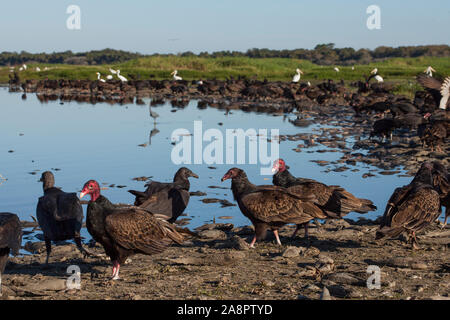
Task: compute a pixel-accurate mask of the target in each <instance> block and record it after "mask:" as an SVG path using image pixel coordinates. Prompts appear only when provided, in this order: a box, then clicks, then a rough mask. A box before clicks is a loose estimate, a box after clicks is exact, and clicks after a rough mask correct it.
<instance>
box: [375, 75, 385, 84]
mask: <svg viewBox="0 0 450 320" xmlns="http://www.w3.org/2000/svg"><path fill="white" fill-rule="evenodd" d="M375 80H377V81H378V82H384V80H383V78H382V77H381V76H380V75H379V74H377V75H376V76H375Z"/></svg>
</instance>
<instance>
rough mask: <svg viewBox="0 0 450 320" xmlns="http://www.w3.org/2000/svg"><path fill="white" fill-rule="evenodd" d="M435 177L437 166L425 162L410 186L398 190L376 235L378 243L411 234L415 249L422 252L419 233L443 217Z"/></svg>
mask: <svg viewBox="0 0 450 320" xmlns="http://www.w3.org/2000/svg"><path fill="white" fill-rule="evenodd" d="M433 173H434V168H433V164H432V163H430V162H425V163H423V164H422V166H421V167H420V169H419V171H418V172H417V174H416V175H415V177H414V179H413V181H411V183H410V184H408V185H406V186H403V187H399V188H397V189H395V190H394V193H393V194H392V195H391V197H390V198H389V200H388V203H387V205H386V209H385V211H384V215H383V218H382V220H381V224H380V227H379V229H378V231H377V232H376V237H375V239H376V240H378V239H382V238H384V237H388V238H395V237H397V236H399V235H400V234H402V233H403V232H407V233H408V234H409V236H410V240H411V244H412V248H413V249H418V248H419V247H418V244H417V238H416V232H418V231H421V230H422V229H424V228H425V227H426V226H428V225H429V224H430V223H432V222H434V221H435V220H436V219H437V218H438V217H439V215H440V214H441V203H440V201H441V198H440V195H439V193H438V191H437V190H436V189H437V188H436V187H437V186H436V185H435V179H434V177H433Z"/></svg>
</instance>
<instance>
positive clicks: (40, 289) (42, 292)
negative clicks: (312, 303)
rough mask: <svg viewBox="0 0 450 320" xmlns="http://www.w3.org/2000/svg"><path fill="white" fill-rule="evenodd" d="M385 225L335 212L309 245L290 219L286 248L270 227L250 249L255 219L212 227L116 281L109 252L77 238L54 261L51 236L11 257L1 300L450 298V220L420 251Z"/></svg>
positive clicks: (139, 261) (428, 234)
mask: <svg viewBox="0 0 450 320" xmlns="http://www.w3.org/2000/svg"><path fill="white" fill-rule="evenodd" d="M376 228H377V225H375V223H374V222H371V221H367V220H360V221H358V222H353V221H351V220H329V221H327V222H326V223H325V224H323V225H322V226H318V225H314V224H313V225H312V226H311V228H310V241H309V243H308V241H306V239H304V238H303V234H301V235H298V236H297V238H295V239H290V238H289V237H290V235H291V234H292V231H293V229H294V227H293V226H286V227H284V228H282V229H281V230H280V231H281V232H280V235H281V241H282V242H283V245H282V246H278V245H277V244H275V242H274V238H273V235H272V234H269V236H268V239H267V240H266V241H264V242H257V243H256V248H255V249H250V248H248V246H247V244H246V241H247V242H248V241H249V240H250V239H251V237H252V232H253V231H252V228H251V227H239V228H235V227H233V225H231V224H211V225H204V226H202V227H200V228H198V229H197V231H199V234H200V235H201V236H202V238H201V239H195V240H188V241H186V243H185V244H184V245H183V246H171V247H170V248H169V249H168V250H167V251H165V252H164V253H162V254H159V255H155V256H143V255H137V256H133V257H132V258H131V259H130V260H129V261H128V263H127V264H125V265H124V266H122V268H121V279H120V280H116V281H112V280H109V277H110V274H111V264H110V261H109V260H108V258H106V257H105V256H104V251H103V248H102V247H100V246H99V245H95V246H94V247H93V248H91V251H94V252H95V253H97V254H102V255H103V256H102V257H89V258H86V259H85V258H83V257H82V256H81V254H80V253H79V252H78V251H77V250H76V247H75V245H74V244H69V243H65V244H60V245H58V246H55V247H54V250H53V253H52V256H51V258H50V264H49V266H48V267H45V266H44V264H43V263H44V261H45V246H44V244H43V242H35V243H28V244H27V245H26V246H25V248H26V249H27V250H29V251H33V250H35V251H36V253H34V254H31V255H26V256H23V257H16V258H10V260H9V263H8V265H7V268H6V270H5V274H4V275H3V279H2V284H3V295H2V299H134V300H139V299H283V300H285V299H321V298H322V299H450V295H449V293H450V274H449V272H450V255H449V254H448V249H449V243H450V241H449V240H450V228H449V227H448V226H447V227H446V228H444V229H441V228H442V227H441V226H439V225H438V224H435V225H432V226H429V227H428V229H426V231H425V232H423V233H422V234H420V235H419V237H418V238H419V244H420V245H421V249H420V250H416V251H412V250H411V249H410V246H409V245H407V244H406V243H405V239H398V240H390V241H384V242H375V241H374V238H375V230H376ZM70 265H76V266H79V268H80V270H81V283H80V284H81V289H79V290H77V289H71V290H68V289H67V286H66V281H67V279H68V277H69V274H68V273H67V269H68V267H69V266H70ZM369 266H376V267H371V268H375V269H376V268H377V267H379V268H380V270H381V274H380V280H381V286H380V288H379V289H377V288H374V289H368V288H367V280H368V278H369V277H370V276H371V273H368V272H367V269H368V267H369ZM371 279H373V278H371ZM369 282H370V283H371V284H373V283H375V282H373V281H369ZM324 288H326V289H324ZM328 293H329V296H328Z"/></svg>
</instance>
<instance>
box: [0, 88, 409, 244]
mask: <svg viewBox="0 0 450 320" xmlns="http://www.w3.org/2000/svg"><path fill="white" fill-rule="evenodd" d="M60 98H61V97H59V96H56V95H55V96H45V97H43V96H42V95H32V94H29V95H28V99H26V100H22V99H21V98H20V94H17V93H15V94H14V93H8V92H7V90H6V89H2V90H0V101H1V107H0V118H1V121H2V124H1V126H0V136H1V137H2V138H1V140H0V154H1V157H0V173H1V174H2V176H3V177H4V178H7V179H8V180H6V181H4V182H3V183H2V184H0V211H9V212H14V213H17V214H18V215H19V217H20V218H21V219H23V220H30V215H34V214H35V209H36V203H37V199H38V198H39V197H40V196H41V195H42V188H41V185H40V184H39V183H38V182H37V178H36V176H35V175H39V174H40V173H41V172H43V171H45V170H49V169H51V168H58V169H60V170H59V171H54V173H55V177H56V185H57V186H61V187H62V188H63V190H65V191H67V192H75V191H77V192H79V191H80V188H81V187H82V185H83V184H84V182H86V181H87V180H89V179H96V180H97V181H99V182H101V184H102V187H104V188H106V190H104V191H103V194H104V195H105V196H107V197H108V198H109V199H111V200H112V201H113V202H121V203H132V202H133V197H132V195H130V194H129V193H128V192H127V191H126V190H128V189H136V190H141V189H143V185H144V183H145V182H144V181H141V180H139V179H134V180H133V178H136V177H143V176H145V177H148V176H152V177H153V179H154V180H156V181H162V182H168V181H171V180H172V177H173V175H174V173H175V171H176V170H177V169H178V168H179V166H177V165H175V164H173V163H172V161H171V150H172V148H173V145H172V144H171V141H170V137H171V134H172V132H173V131H174V130H175V129H178V128H186V129H188V130H190V131H191V132H192V131H193V125H194V121H195V120H202V121H203V130H207V129H209V128H215V129H218V130H220V131H221V132H223V134H224V135H225V130H226V129H236V128H242V129H243V130H247V129H249V128H254V129H255V130H259V129H269V130H270V129H279V130H280V134H296V133H311V132H313V131H314V130H317V125H316V124H314V123H307V124H308V126H306V127H305V125H306V123H305V122H304V121H300V122H299V123H298V124H300V126H295V123H291V121H293V122H295V121H296V120H297V119H296V116H295V115H293V116H292V115H291V116H287V115H286V114H285V115H283V114H280V115H267V114H262V113H255V112H245V111H242V110H237V109H236V108H235V107H234V106H233V105H223V104H219V103H217V104H214V103H213V104H211V105H208V103H206V102H204V101H187V100H177V101H170V102H169V103H166V102H164V100H163V99H161V98H156V99H152V100H150V99H145V98H140V99H141V100H142V101H140V102H139V103H137V104H132V101H127V100H119V101H120V102H121V103H122V104H123V105H120V104H113V100H114V101H116V102H117V101H118V100H117V99H112V98H111V99H110V98H106V99H105V101H103V102H98V101H95V104H91V103H90V102H91V101H90V99H87V100H86V101H84V100H83V102H79V101H74V99H72V98H71V97H66V99H65V100H64V101H63V103H64V104H63V105H61V104H60V103H61V101H60ZM136 102H137V101H136ZM149 105H151V106H149ZM153 107H154V108H157V110H158V112H157V114H158V117H155V116H152V112H153V113H156V112H155V111H154V110H153V109H152V108H153ZM174 111H176V112H174ZM224 115H225V116H224ZM156 119H158V121H156ZM286 120H289V121H286ZM300 120H308V121H310V119H300ZM147 139H148V142H146V143H147V145H146V146H147V147H142V146H143V144H142V142H143V141H147ZM351 141H352V139H351V138H347V142H351ZM307 142H308V143H311V144H313V143H314V141H313V140H308V141H307ZM275 143H278V142H275ZM205 145H206V143H205ZM297 145H298V142H296V141H283V142H281V144H280V156H281V157H282V158H283V159H285V160H286V162H287V163H289V165H290V171H291V173H292V174H294V175H296V176H300V177H305V178H313V179H316V180H319V181H321V182H324V183H327V184H330V185H341V186H343V187H344V188H346V189H347V190H348V191H349V192H352V193H354V194H355V195H356V196H358V197H361V198H368V199H371V200H373V201H374V203H375V204H376V205H377V206H378V208H379V209H378V210H377V211H376V212H371V213H368V214H366V215H365V217H367V218H374V217H376V216H378V215H380V214H382V212H383V210H384V207H385V204H386V200H387V199H388V198H389V196H390V194H391V193H392V191H393V190H394V188H395V187H397V186H399V185H404V184H406V183H408V182H409V181H410V178H408V177H402V178H400V177H398V176H396V175H392V176H380V175H376V176H375V177H372V178H367V179H363V178H362V175H363V173H365V172H368V171H369V170H373V169H374V168H373V167H370V166H368V165H366V164H361V163H356V164H354V165H353V164H352V165H348V166H349V167H350V169H351V170H347V171H344V172H337V171H332V170H326V168H324V167H322V166H320V165H318V164H317V163H316V162H312V161H317V160H322V161H323V160H324V161H329V162H331V163H333V162H335V161H337V160H338V159H339V158H340V157H341V156H342V153H340V152H326V153H317V152H315V151H317V150H319V149H324V148H325V146H324V145H320V144H314V145H315V146H314V147H311V148H308V149H302V151H301V152H296V151H294V150H293V149H296V148H297ZM8 151H12V152H8ZM297 151H299V150H298V149H297ZM336 163H337V162H336ZM186 166H187V167H189V168H190V169H191V170H193V171H194V172H196V173H197V174H198V175H199V176H200V179H198V180H197V179H195V181H192V182H191V191H202V192H206V193H207V195H206V196H201V197H199V196H193V197H191V200H190V203H189V206H188V207H187V209H186V211H185V212H186V214H187V217H183V218H190V219H191V220H190V225H189V226H190V227H196V226H198V225H200V224H203V223H205V222H210V221H211V220H212V219H213V218H215V219H216V221H220V220H218V219H217V218H218V217H220V216H231V217H232V219H231V220H227V222H232V223H234V224H236V225H243V224H248V223H249V221H248V220H247V219H246V218H245V217H244V216H243V215H242V214H241V212H240V211H239V209H238V208H237V207H225V208H220V204H217V203H215V204H207V203H203V202H202V201H200V200H201V199H204V198H205V197H206V198H208V197H209V198H211V197H214V198H220V199H225V200H228V201H230V202H232V203H234V200H233V198H232V194H231V191H230V190H229V187H230V185H229V183H223V184H222V183H221V182H220V178H221V177H222V176H223V174H224V173H225V172H226V171H227V170H228V169H229V168H230V167H232V166H239V167H241V168H242V169H244V170H245V171H246V172H247V174H248V176H249V178H250V180H251V181H252V182H253V183H255V184H268V183H270V182H271V177H268V176H261V175H260V174H259V172H260V167H259V166H257V165H240V164H239V165H236V164H235V165H227V164H214V165H207V164H193V165H186ZM0 181H1V180H0ZM116 186H126V187H124V188H118V187H116ZM210 186H213V187H214V186H220V187H225V188H226V189H222V188H210ZM359 216H360V215H359V214H355V213H351V214H349V215H348V217H349V218H353V219H356V218H357V217H359ZM83 235H84V236H88V235H87V233H86V232H85V233H84V234H83Z"/></svg>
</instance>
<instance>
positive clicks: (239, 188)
mask: <svg viewBox="0 0 450 320" xmlns="http://www.w3.org/2000/svg"><path fill="white" fill-rule="evenodd" d="M227 179H231V190H232V192H233V196H234V199H235V200H236V201H237V203H238V205H239V209H240V210H241V212H242V213H243V214H244V216H246V217H247V218H249V219H250V221H251V222H252V224H253V225H254V227H255V236H254V238H253V240H252V242H251V243H250V246H251V247H253V246H254V244H255V242H256V241H257V240H262V239H264V238H265V236H266V232H267V229H271V230H272V231H273V232H274V234H275V237H276V239H277V243H278V244H280V245H281V241H280V238H279V236H278V229H279V228H280V227H281V226H283V225H285V224H288V223H295V224H305V223H307V222H309V221H310V220H312V219H316V218H319V219H324V218H326V214H325V213H324V212H322V210H321V209H320V208H318V207H317V206H316V205H314V203H313V201H315V197H314V196H311V195H309V196H302V195H300V194H294V193H292V192H290V191H289V190H287V189H285V188H282V187H277V186H257V185H254V184H252V183H251V182H250V181H249V180H248V178H247V175H246V173H245V172H244V170H241V169H239V168H232V169H230V170H228V172H227V173H226V174H225V175H224V176H223V178H222V181H225V180H227Z"/></svg>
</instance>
